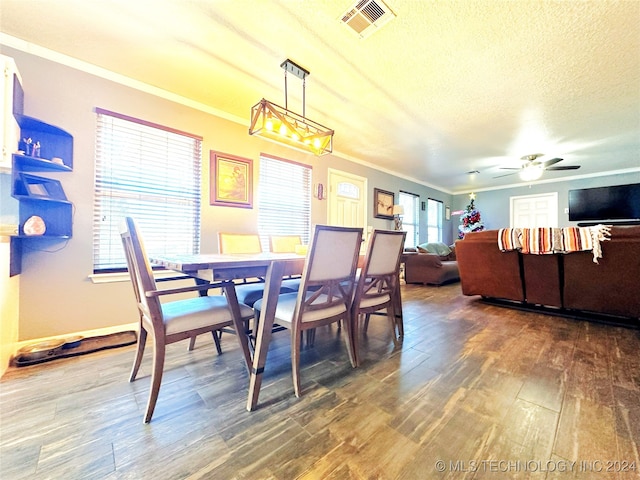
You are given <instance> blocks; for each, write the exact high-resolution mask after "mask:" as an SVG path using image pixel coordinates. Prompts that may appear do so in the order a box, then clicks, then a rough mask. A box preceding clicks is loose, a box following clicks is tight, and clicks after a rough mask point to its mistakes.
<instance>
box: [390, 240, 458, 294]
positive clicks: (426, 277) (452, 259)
mask: <svg viewBox="0 0 640 480" xmlns="http://www.w3.org/2000/svg"><path fill="white" fill-rule="evenodd" d="M403 261H404V279H405V282H406V283H423V284H429V285H443V284H445V283H450V282H456V281H458V280H460V274H459V273H458V262H457V261H456V252H455V248H453V249H451V252H450V253H449V254H448V255H438V254H436V253H422V252H418V251H417V250H415V249H407V250H405V252H404V255H403Z"/></svg>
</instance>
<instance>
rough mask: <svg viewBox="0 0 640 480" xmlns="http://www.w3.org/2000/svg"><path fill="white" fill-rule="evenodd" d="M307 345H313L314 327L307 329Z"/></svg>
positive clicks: (314, 339)
mask: <svg viewBox="0 0 640 480" xmlns="http://www.w3.org/2000/svg"><path fill="white" fill-rule="evenodd" d="M306 335H307V347H313V344H314V343H315V341H316V329H315V328H310V329H309V330H307V333H306Z"/></svg>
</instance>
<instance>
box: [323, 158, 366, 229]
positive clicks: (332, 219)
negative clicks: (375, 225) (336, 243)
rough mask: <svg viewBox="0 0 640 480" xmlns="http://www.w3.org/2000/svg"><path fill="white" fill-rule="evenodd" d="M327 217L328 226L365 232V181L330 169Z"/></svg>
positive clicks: (362, 178)
mask: <svg viewBox="0 0 640 480" xmlns="http://www.w3.org/2000/svg"><path fill="white" fill-rule="evenodd" d="M328 183H329V196H328V198H327V201H328V211H327V216H328V217H329V218H328V223H329V225H339V226H342V227H361V228H362V229H363V230H364V232H366V231H367V229H366V226H367V225H366V224H367V220H366V219H367V216H366V212H367V208H366V207H367V179H366V178H365V177H360V176H358V175H353V174H351V173H346V172H342V171H340V170H335V169H333V168H330V169H329V171H328Z"/></svg>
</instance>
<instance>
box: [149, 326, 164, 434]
mask: <svg viewBox="0 0 640 480" xmlns="http://www.w3.org/2000/svg"><path fill="white" fill-rule="evenodd" d="M164 354H165V343H164V337H157V336H154V338H153V372H152V373H151V387H150V389H149V400H148V402H147V410H146V412H145V414H144V423H149V422H150V421H151V417H152V416H153V411H154V410H155V408H156V401H157V400H158V393H159V392H160V384H161V382H162V372H163V370H164Z"/></svg>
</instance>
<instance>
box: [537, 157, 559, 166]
mask: <svg viewBox="0 0 640 480" xmlns="http://www.w3.org/2000/svg"><path fill="white" fill-rule="evenodd" d="M562 160H563V159H562V158H552V159H551V160H547V161H546V162H541V163H542V165H544V166H545V167H550V166H551V165H555V164H556V163H559V162H561V161H562Z"/></svg>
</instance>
